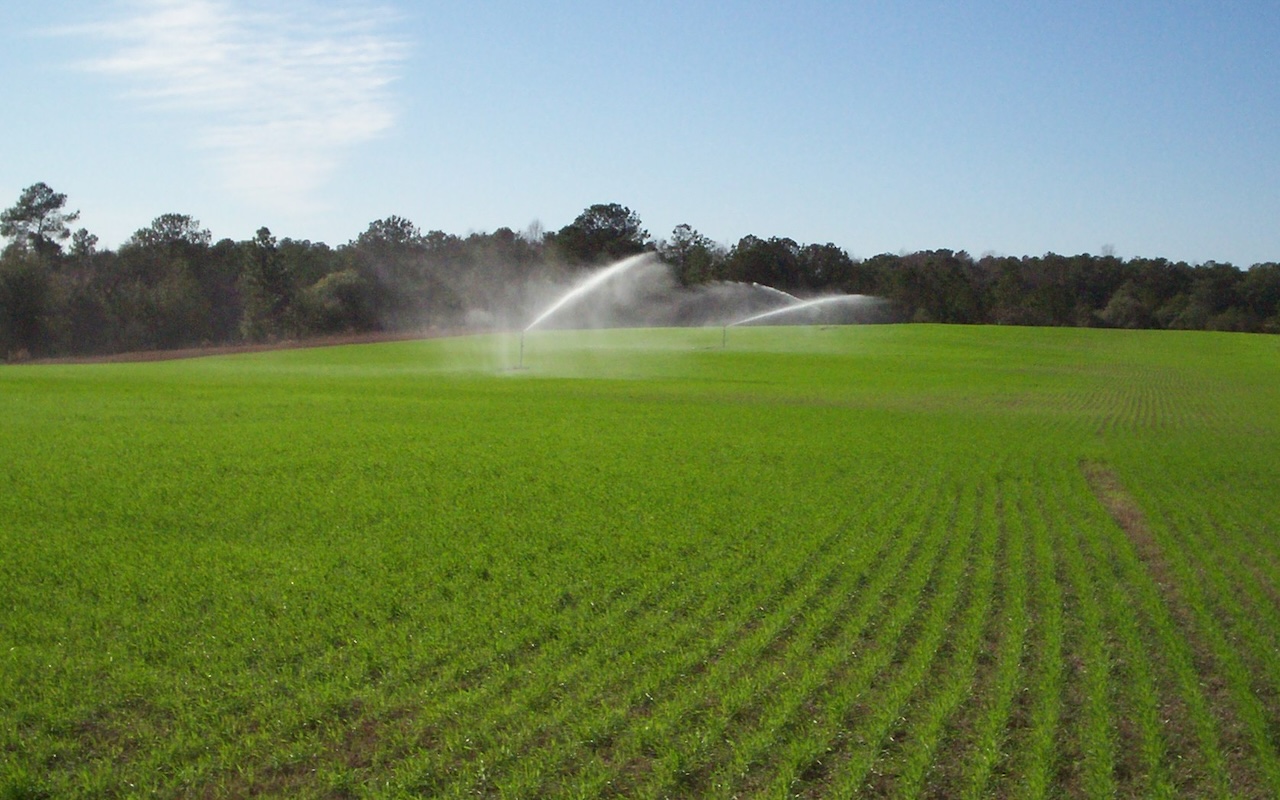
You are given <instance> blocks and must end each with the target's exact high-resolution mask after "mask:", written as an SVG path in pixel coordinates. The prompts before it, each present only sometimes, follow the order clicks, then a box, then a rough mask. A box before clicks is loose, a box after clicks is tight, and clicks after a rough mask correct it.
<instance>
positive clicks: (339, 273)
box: [0, 183, 1280, 361]
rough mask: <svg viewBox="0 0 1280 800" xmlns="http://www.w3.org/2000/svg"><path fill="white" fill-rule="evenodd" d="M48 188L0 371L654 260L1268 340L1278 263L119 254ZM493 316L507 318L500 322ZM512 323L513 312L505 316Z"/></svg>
mask: <svg viewBox="0 0 1280 800" xmlns="http://www.w3.org/2000/svg"><path fill="white" fill-rule="evenodd" d="M66 201H67V198H66V196H65V195H63V194H61V193H58V192H55V191H54V190H53V189H51V188H50V187H49V186H47V185H45V184H43V183H37V184H35V185H33V186H31V187H28V188H27V189H26V190H24V191H23V193H22V195H21V196H20V197H19V198H18V201H17V202H16V203H15V204H14V205H13V206H12V207H10V208H8V209H6V210H5V211H4V212H3V214H2V215H0V236H3V237H5V239H6V240H7V242H6V245H5V247H4V250H3V252H2V253H0V356H3V357H4V358H5V359H6V360H9V361H20V360H25V359H28V358H41V357H51V356H64V355H103V354H110V353H120V352H131V351H142V350H162V349H171V348H185V347H202V346H210V345H222V344H231V343H242V342H270V341H280V340H286V339H304V338H308V337H313V336H323V335H334V334H343V333H365V332H376V331H385V332H412V331H425V330H428V329H433V328H434V329H456V330H465V329H477V330H478V329H484V328H490V327H501V326H502V325H503V324H509V325H512V326H516V325H518V324H519V323H520V322H521V320H520V319H512V318H511V314H512V313H517V312H518V313H527V312H528V311H529V310H530V309H529V308H528V305H529V297H528V292H529V290H530V287H533V286H537V285H542V286H546V285H549V284H553V283H559V284H561V285H565V286H567V285H569V284H570V283H571V282H572V281H573V280H574V279H575V278H576V277H577V276H578V275H580V274H581V273H583V272H584V271H585V270H586V269H587V268H589V267H591V266H595V265H600V264H604V263H608V262H610V261H613V260H616V259H619V258H623V257H626V256H630V255H634V254H638V253H643V252H646V251H650V252H653V253H655V254H656V256H657V257H659V258H661V259H662V260H663V261H664V262H665V263H666V264H668V265H669V266H670V269H671V272H672V276H673V278H674V280H675V281H676V282H677V283H678V284H680V285H682V286H696V285H699V284H706V283H710V282H714V281H741V282H756V283H761V284H764V285H766V286H772V287H774V288H777V289H781V290H783V291H787V292H790V293H792V294H794V295H796V296H798V297H802V298H803V297H813V296H818V295H824V294H831V293H849V294H867V295H875V296H878V297H882V298H885V299H886V300H888V301H889V303H890V304H891V308H892V309H893V312H892V313H893V315H894V318H896V319H899V320H901V321H912V322H946V323H985V324H999V325H1059V326H1096V327H1113V328H1182V329H1205V330H1223V331H1247V332H1264V333H1280V264H1277V263H1274V262H1268V263H1262V264H1254V265H1253V266H1251V267H1249V268H1248V269H1247V270H1246V269H1241V268H1238V267H1236V266H1233V265H1231V264H1226V263H1217V262H1212V261H1211V262H1207V263H1204V264H1198V265H1193V264H1187V263H1185V262H1181V261H1178V262H1172V261H1169V260H1167V259H1163V258H1129V259H1121V258H1117V257H1116V256H1114V255H1088V254H1081V255H1074V256H1064V255H1057V254H1055V253H1047V254H1045V255H1042V256H1022V257H1007V256H992V255H986V256H982V257H981V258H976V259H975V258H974V257H973V256H971V255H969V254H968V253H966V252H964V251H959V252H953V251H950V250H928V251H921V252H915V253H910V254H898V255H893V254H883V255H878V256H873V257H871V258H866V259H862V260H858V259H854V258H851V257H850V256H849V254H848V253H847V252H846V251H845V250H843V249H842V248H840V247H839V246H837V245H835V244H830V243H828V244H800V243H798V242H795V241H793V240H792V239H789V238H779V237H771V238H768V239H761V238H758V237H756V236H746V237H743V238H742V239H740V240H739V241H738V243H737V244H735V245H733V246H731V247H725V246H722V245H720V244H717V243H716V242H713V241H711V240H710V239H708V238H707V237H705V236H703V235H702V234H700V233H698V231H697V230H696V229H694V228H693V227H691V226H689V225H679V226H677V227H676V229H675V230H673V231H672V232H671V234H670V236H669V237H668V238H665V239H654V238H652V237H651V236H650V235H649V233H648V231H646V230H645V229H644V227H643V226H642V223H641V221H640V218H639V216H638V215H637V214H636V213H635V212H633V211H631V210H630V209H628V208H626V207H624V206H621V205H617V204H600V205H594V206H591V207H590V208H588V209H586V210H585V211H583V212H582V214H580V215H579V216H578V217H577V219H575V220H574V221H573V222H571V223H569V224H568V225H566V226H564V227H563V228H561V229H559V230H557V231H546V232H544V231H541V230H539V229H537V227H536V226H535V227H532V228H530V229H529V230H526V231H523V232H521V233H516V232H515V231H513V230H511V229H509V228H499V229H498V230H496V231H493V232H492V233H472V234H469V235H467V236H465V237H462V236H456V235H454V234H449V233H444V232H443V231H429V232H427V233H423V232H422V231H421V230H420V229H419V228H418V227H417V226H415V225H414V224H413V223H412V222H410V221H409V220H407V219H404V218H402V217H398V216H392V217H388V218H387V219H383V220H378V221H376V222H373V223H371V224H370V225H369V227H368V229H367V230H365V231H364V232H363V233H361V234H360V235H359V236H358V237H357V238H356V239H355V240H353V241H350V242H347V243H346V244H342V245H338V246H336V247H330V246H329V245H327V244H324V243H322V242H311V241H306V240H297V239H288V238H285V239H277V238H276V237H275V236H274V235H272V233H271V231H269V230H268V229H266V228H261V229H259V230H258V232H257V235H256V236H254V238H252V239H250V240H248V241H239V242H237V241H232V240H230V239H222V240H220V241H217V242H214V241H213V240H212V237H211V235H210V233H209V231H208V230H205V229H204V228H202V227H201V226H200V223H199V221H197V220H196V219H194V218H192V217H191V216H188V215H186V214H165V215H163V216H160V217H157V218H156V219H155V220H154V221H153V222H152V223H151V224H150V225H149V226H148V227H145V228H141V229H139V230H138V231H137V232H135V233H134V234H133V235H132V236H131V237H129V239H128V240H127V241H125V242H124V243H123V244H121V245H120V247H119V248H118V249H117V250H110V249H100V248H98V246H97V244H98V240H97V237H96V236H94V235H93V234H92V233H90V232H89V231H87V230H85V229H83V228H79V229H74V230H73V224H74V223H75V222H76V221H77V219H78V218H79V214H78V212H71V211H68V210H67V206H66ZM504 310H505V311H506V316H504ZM513 310H516V311H513Z"/></svg>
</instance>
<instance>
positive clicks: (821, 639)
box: [0, 325, 1280, 798]
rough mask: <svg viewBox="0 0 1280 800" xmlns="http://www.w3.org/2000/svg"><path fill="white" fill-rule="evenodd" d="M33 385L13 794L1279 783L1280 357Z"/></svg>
mask: <svg viewBox="0 0 1280 800" xmlns="http://www.w3.org/2000/svg"><path fill="white" fill-rule="evenodd" d="M720 345H721V331H720V330H719V329H715V330H665V331H655V330H630V331H614V332H606V333H573V332H545V333H537V334H532V335H530V336H529V337H528V341H527V342H526V352H525V365H526V367H527V368H526V369H523V370H512V369H507V368H504V367H505V366H509V365H510V364H511V363H512V362H513V360H514V359H516V358H517V356H516V355H515V353H516V347H517V345H516V342H515V340H514V339H510V338H508V339H500V338H490V337H471V338H458V339H439V340H430V341H421V342H403V343H394V344H381V345H366V346H349V347H333V348H323V349H312V350H286V351H275V352H268V353H258V354H251V355H239V356H227V357H215V358H202V359H192V360H186V361H170V362H159V363H148V364H112V365H107V364H103V365H78V366H73V365H45V366H9V367H0V797H46V796H47V797H66V796H86V797H108V796H150V795H158V796H162V797H170V796H179V797H220V796H240V795H247V794H260V795H268V796H321V797H335V798H339V797H365V796H369V797H382V796H392V797H395V796H406V797H408V796H427V797H463V796H475V795H481V796H505V797H548V798H550V797H569V796H583V797H596V796H627V797H662V796H673V797H675V796H688V797H722V798H730V797H735V796H737V797H753V796H761V797H784V796H792V795H798V796H802V797H819V796H830V797H847V796H859V795H860V796H873V797H879V796H902V797H915V796H935V797H1108V796H1120V797H1186V796H1202V797H1230V796H1241V797H1259V798H1262V797H1275V796H1278V795H1280V655H1278V653H1280V338H1278V337H1266V336H1249V335H1238V334H1213V333H1184V332H1137V331H1134V332H1128V331H1095V330H1078V329H1016V328H979V327H941V326H926V325H910V326H876V327H832V328H734V329H731V330H730V331H729V332H728V346H727V347H726V348H724V349H721V347H720Z"/></svg>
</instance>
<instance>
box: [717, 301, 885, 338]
mask: <svg viewBox="0 0 1280 800" xmlns="http://www.w3.org/2000/svg"><path fill="white" fill-rule="evenodd" d="M865 299H870V298H869V297H868V295H865V294H837V295H832V296H830V297H818V298H815V299H813V300H799V301H798V302H796V303H794V304H792V305H789V306H784V307H783V308H775V309H774V310H772V311H764V312H761V313H759V314H752V315H751V316H749V317H745V318H743V319H740V320H738V321H736V322H730V323H729V324H727V325H725V326H724V330H723V331H722V332H721V337H720V347H721V349H723V348H724V347H726V346H727V344H728V341H729V329H730V328H732V327H734V326H736V325H746V324H749V323H752V322H758V321H760V320H762V319H769V318H770V317H776V316H779V315H782V314H789V313H791V312H793V311H802V310H804V309H806V308H813V307H815V306H825V305H828V304H830V303H837V302H841V301H852V300H865Z"/></svg>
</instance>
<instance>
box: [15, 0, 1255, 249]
mask: <svg viewBox="0 0 1280 800" xmlns="http://www.w3.org/2000/svg"><path fill="white" fill-rule="evenodd" d="M10 5H14V4H10ZM1278 56H1280V3H1274V2H1273V3H1261V2H1238V3H1232V4H1221V3H1180V2H1164V3H1143V2H1129V3H1111V2H1108V3H1093V2H1072V3H1065V2H1064V3H1013V2H1010V3H995V2H969V3H943V2H900V3H888V2H884V3H880V2H865V3H857V2H792V3H780V2H779V3H764V2H739V3H710V2H687V3H674V2H652V3H644V4H617V3H541V4H535V3H519V2H488V3H486V2H476V3H457V2H447V3H435V2H426V3H409V2H400V3H384V4H372V3H355V2H337V1H336V0H327V1H326V2H319V1H314V0H286V2H276V3H267V4H264V3H249V2H242V1H241V0H225V1H224V0H163V1H159V0H130V1H129V2H117V1H116V0H106V1H105V2H76V1H75V0H48V1H47V2H40V3H36V2H26V1H25V0H23V1H22V2H19V3H17V4H16V8H12V9H10V10H9V13H8V14H6V21H5V23H4V25H3V29H0V69H2V70H3V73H2V74H3V75H4V77H5V81H4V85H5V102H4V108H5V110H4V112H3V120H4V121H3V123H2V124H0V152H2V153H3V157H0V204H2V205H4V206H8V205H10V204H11V203H12V202H13V200H15V199H16V198H17V196H18V193H19V192H20V191H21V190H22V188H23V187H25V186H28V185H30V184H31V183H34V182H36V181H45V182H46V183H48V184H50V185H51V186H53V187H54V188H55V189H57V190H58V191H61V192H65V193H66V194H67V195H68V197H69V205H70V206H71V207H72V208H78V209H80V210H81V212H82V218H81V221H80V223H79V224H80V225H83V226H85V227H87V228H88V229H89V230H90V231H92V232H94V233H96V234H98V235H99V236H100V237H101V239H102V242H103V243H104V244H106V245H109V246H116V245H118V244H119V243H120V242H121V241H123V240H124V239H125V238H127V237H128V236H129V234H130V233H132V232H133V231H134V230H136V229H138V228H140V227H144V226H146V225H147V224H149V223H150V221H151V220H152V219H153V218H154V217H156V216H158V215H160V214H163V213H168V212H178V213H186V214H191V215H192V216H194V217H196V218H197V219H199V220H200V221H201V222H202V223H203V224H204V226H205V227H207V228H209V229H210V230H211V231H212V233H213V235H214V238H215V239H216V238H222V237H230V238H233V239H244V238H248V237H250V236H251V235H252V234H253V232H254V230H256V229H257V228H258V227H260V226H262V225H266V226H268V227H270V228H271V230H272V232H273V233H275V234H276V235H277V236H281V237H285V236H289V237H293V238H300V239H312V240H316V241H325V242H328V243H329V244H332V245H337V244H341V243H343V242H346V241H348V240H350V239H352V238H354V237H355V236H357V235H358V234H359V233H360V232H361V231H362V230H364V228H365V227H367V225H368V223H369V222H371V221H373V220H375V219H380V218H382V217H386V216H388V215H391V214H399V215H401V216H404V217H407V218H409V219H411V220H413V221H414V222H415V223H416V224H417V225H419V226H420V227H421V228H422V229H423V230H431V229H440V230H444V231H447V232H450V233H457V234H466V233H468V232H470V231H491V230H493V229H495V228H498V227H501V226H507V227H511V228H514V229H516V230H521V229H524V228H526V227H527V226H529V225H530V224H533V223H535V222H536V223H539V224H541V225H542V226H543V227H544V228H546V229H549V230H554V229H557V228H559V227H561V226H563V225H565V224H567V223H569V222H571V221H572V220H573V218H574V217H575V216H576V215H577V214H578V213H579V212H580V211H581V210H582V209H583V208H585V207H586V206H588V205H591V204H593V203H607V202H616V203H621V204H623V205H626V206H628V207H630V208H632V209H633V210H635V211H636V212H638V213H639V214H640V216H641V218H642V219H643V221H644V222H645V226H646V227H647V228H648V230H649V231H650V233H651V234H653V235H654V236H655V237H663V236H667V235H669V233H670V231H671V229H672V228H673V227H674V226H675V225H677V224H679V223H683V222H687V223H689V224H692V225H693V226H694V227H696V228H698V229H699V230H700V231H701V232H703V233H704V234H706V235H708V236H710V237H711V238H712V239H714V240H716V241H719V242H722V243H725V244H732V243H734V242H736V241H737V240H738V238H739V237H741V236H744V235H746V234H755V235H757V236H761V237H768V236H790V237H792V238H793V239H796V240H797V241H801V242H828V241H830V242H834V243H836V244H838V245H840V246H842V247H844V248H845V249H847V250H848V251H849V252H850V253H851V254H853V255H854V256H856V257H868V256H871V255H875V254H876V253H880V252H899V251H912V250H918V249H926V248H935V247H949V248H953V249H965V250H968V251H969V252H970V253H972V254H974V255H981V254H983V253H987V252H994V253H999V254H1006V255H1024V254H1030V255H1038V254H1041V253H1045V252H1048V251H1054V252H1059V253H1080V252H1091V253H1098V252H1101V251H1102V250H1103V249H1104V248H1110V249H1111V250H1113V251H1114V252H1115V253H1117V254H1118V255H1121V256H1124V257H1132V256H1165V257H1169V258H1174V259H1183V260H1187V261H1191V262H1193V263H1199V262H1203V261H1207V260H1218V261H1231V262H1233V263H1235V264H1237V265H1240V266H1248V265H1250V264H1252V263H1255V262H1258V261H1274V260H1280V57H1278Z"/></svg>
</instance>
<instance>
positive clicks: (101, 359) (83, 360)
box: [0, 328, 490, 364]
mask: <svg viewBox="0 0 1280 800" xmlns="http://www.w3.org/2000/svg"><path fill="white" fill-rule="evenodd" d="M489 332H490V331H487V330H483V331H482V330H468V329H453V328H449V329H445V328H439V329H437V328H431V329H428V330H418V331H372V332H369V333H342V334H335V335H333V336H315V337H311V338H307V339H281V340H279V341H274V342H259V343H256V344H247V343H246V344H223V345H209V346H207V347H184V348H180V349H177V350H136V351H133V352H129V353H107V354H104V355H93V356H61V357H58V358H33V359H31V360H29V361H14V362H12V363H15V364H18V363H21V364H120V363H128V362H134V361H174V360H177V359H182V358H204V357H205V356H229V355H237V354H239V353H261V352H265V351H268V350H298V349H303V348H309V347H337V346H340V345H347V344H377V343H379V342H407V341H412V340H415V339H439V338H442V337H448V336H467V335H471V334H476V333H489ZM3 363H4V360H3V359H0V364H3Z"/></svg>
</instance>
